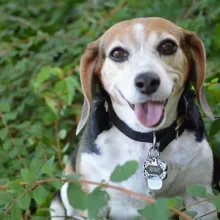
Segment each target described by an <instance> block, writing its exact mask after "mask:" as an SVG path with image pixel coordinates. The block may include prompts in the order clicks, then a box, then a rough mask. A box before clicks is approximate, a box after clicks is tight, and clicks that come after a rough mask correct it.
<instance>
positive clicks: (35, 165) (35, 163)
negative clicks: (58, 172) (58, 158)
mask: <svg viewBox="0 0 220 220" xmlns="http://www.w3.org/2000/svg"><path fill="white" fill-rule="evenodd" d="M43 162H44V161H43V160H42V159H38V158H36V159H34V160H32V161H31V163H30V170H31V171H32V172H33V173H36V174H38V173H39V172H40V170H41V168H42V166H43Z"/></svg>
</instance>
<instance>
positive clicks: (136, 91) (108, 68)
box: [50, 17, 217, 220]
mask: <svg viewBox="0 0 220 220" xmlns="http://www.w3.org/2000/svg"><path fill="white" fill-rule="evenodd" d="M205 69H206V57H205V49H204V46H203V44H202V42H201V40H200V39H199V38H198V37H197V36H196V34H195V33H193V32H190V31H187V30H184V29H183V28H181V27H178V26H176V25H175V24H173V23H172V22H170V21H168V20H166V19H163V18H157V17H150V18H137V19H133V20H128V21H123V22H120V23H118V24H116V25H114V26H112V27H111V28H110V29H108V30H107V31H106V32H105V33H104V34H103V35H102V36H101V37H100V38H99V39H98V40H96V41H94V42H92V43H90V44H89V45H88V47H87V49H86V51H85V53H84V55H83V56H82V59H81V65H80V77H81V84H82V90H83V93H84V98H85V99H84V104H83V109H82V115H81V119H80V122H79V124H78V127H77V134H78V133H79V132H80V131H81V129H82V128H83V127H84V126H85V124H86V123H87V121H88V123H87V125H86V129H85V130H84V132H83V135H82V138H81V142H80V144H79V149H78V150H77V151H76V152H74V153H73V154H72V156H71V158H70V161H69V163H68V164H67V165H66V169H65V175H71V174H73V173H79V174H81V175H82V177H83V178H84V179H86V180H91V181H96V182H101V181H103V180H105V181H107V182H108V183H109V184H113V185H117V186H120V187H124V188H126V189H129V190H132V191H135V192H138V193H142V194H145V195H146V196H150V197H154V198H158V197H172V196H182V197H183V199H184V205H185V206H186V207H187V206H189V205H190V204H193V203H195V202H198V201H200V200H201V198H197V197H192V196H189V195H188V194H187V193H186V188H187V187H188V186H190V185H193V184H201V185H203V186H204V187H205V188H206V190H207V192H208V193H209V194H212V187H211V183H212V173H213V155H212V151H211V148H210V146H209V143H208V141H207V138H206V133H205V129H204V124H203V121H202V118H201V115H200V113H199V110H198V107H197V106H196V105H195V103H194V93H195V96H196V98H197V100H198V103H199V104H200V106H201V108H202V109H203V111H204V112H205V114H206V115H207V116H208V117H210V118H213V115H212V112H211V110H210V108H209V106H208V104H207V101H206V97H205V94H204V91H203V87H202V85H203V82H204V79H205ZM191 84H192V85H193V87H194V90H195V92H191V90H192V89H191ZM131 160H132V161H133V160H135V161H137V162H138V163H139V167H138V169H137V171H136V172H135V174H133V175H132V176H131V177H130V178H129V179H127V180H125V181H122V182H119V183H114V182H112V181H111V180H110V176H111V173H112V171H113V170H114V168H115V167H116V166H117V165H118V164H120V165H122V164H124V163H126V162H127V161H131ZM150 168H153V169H150ZM154 168H155V169H154ZM161 170H162V171H163V172H161ZM165 177H166V178H165ZM94 188H95V186H93V185H86V187H85V190H86V191H87V192H91V191H92V190H93V189H94ZM67 189H68V183H65V184H64V185H63V186H62V188H61V190H60V196H56V197H55V198H54V199H53V201H52V203H51V206H50V209H51V216H52V217H53V218H52V219H53V220H54V219H56V216H65V215H66V216H73V217H75V218H77V219H82V218H83V217H84V218H87V214H86V212H84V213H82V212H80V211H79V210H76V209H74V208H73V207H71V205H70V203H69V201H68V196H67ZM106 191H107V193H108V194H109V197H110V200H109V201H108V205H107V207H106V208H104V209H103V210H102V211H100V214H99V216H101V217H105V218H109V219H118V220H123V219H134V218H135V217H137V216H139V214H138V211H137V210H139V209H142V208H144V207H145V205H146V202H145V201H143V200H141V199H138V198H135V197H134V196H131V195H129V194H125V193H122V192H119V191H117V190H113V189H106ZM71 196H74V195H71ZM188 210H190V211H195V212H197V217H198V216H202V215H205V214H206V213H209V212H211V211H214V210H215V206H214V205H213V204H212V203H211V202H209V201H206V202H202V203H199V204H197V205H194V206H189V208H188ZM57 219H62V218H57ZM64 219H65V218H64ZM200 219H202V220H213V219H217V215H216V213H211V214H209V215H205V216H204V217H201V218H200Z"/></svg>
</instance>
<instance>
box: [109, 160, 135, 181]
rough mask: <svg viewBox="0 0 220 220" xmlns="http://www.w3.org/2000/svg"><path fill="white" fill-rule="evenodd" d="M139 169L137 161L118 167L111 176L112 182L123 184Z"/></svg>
mask: <svg viewBox="0 0 220 220" xmlns="http://www.w3.org/2000/svg"><path fill="white" fill-rule="evenodd" d="M137 168H138V162H137V161H128V162H126V163H125V164H123V165H121V166H120V165H117V166H116V168H115V169H114V171H113V172H112V174H111V177H110V179H111V181H113V182H122V181H124V180H127V179H128V178H129V177H130V176H132V175H133V174H134V173H135V172H136V171H137Z"/></svg>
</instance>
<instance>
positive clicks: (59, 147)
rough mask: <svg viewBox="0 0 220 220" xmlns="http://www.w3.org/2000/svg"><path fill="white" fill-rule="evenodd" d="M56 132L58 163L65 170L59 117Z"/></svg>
mask: <svg viewBox="0 0 220 220" xmlns="http://www.w3.org/2000/svg"><path fill="white" fill-rule="evenodd" d="M54 130H55V136H56V147H57V156H58V162H59V164H60V167H61V168H62V169H63V168H64V166H63V163H62V151H61V146H60V138H59V118H58V116H57V119H56V121H55V124H54Z"/></svg>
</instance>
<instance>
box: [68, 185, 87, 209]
mask: <svg viewBox="0 0 220 220" xmlns="http://www.w3.org/2000/svg"><path fill="white" fill-rule="evenodd" d="M68 199H69V202H70V205H71V206H72V207H73V208H76V209H81V210H85V209H86V208H87V201H88V195H87V194H86V193H85V192H84V191H83V190H82V187H81V185H80V184H79V183H70V184H69V186H68Z"/></svg>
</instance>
